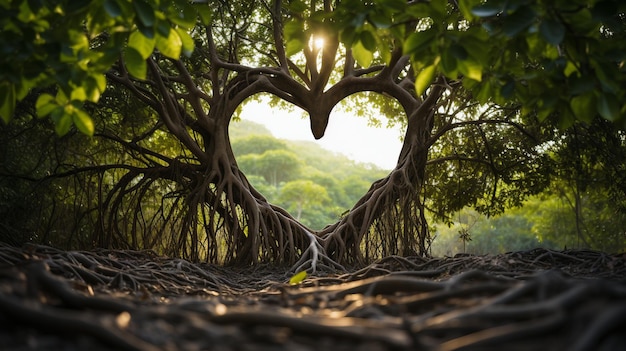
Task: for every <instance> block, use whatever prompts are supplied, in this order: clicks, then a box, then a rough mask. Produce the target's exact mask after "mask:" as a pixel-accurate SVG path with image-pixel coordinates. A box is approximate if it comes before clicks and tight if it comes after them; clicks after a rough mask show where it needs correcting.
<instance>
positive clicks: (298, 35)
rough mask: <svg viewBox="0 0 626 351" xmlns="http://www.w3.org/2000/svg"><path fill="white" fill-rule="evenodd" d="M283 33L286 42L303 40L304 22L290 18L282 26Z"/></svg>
mask: <svg viewBox="0 0 626 351" xmlns="http://www.w3.org/2000/svg"><path fill="white" fill-rule="evenodd" d="M283 33H284V34H285V39H286V40H287V42H289V41H291V40H292V39H298V40H300V41H302V42H304V23H302V21H300V20H290V21H287V23H285V25H284V26H283Z"/></svg>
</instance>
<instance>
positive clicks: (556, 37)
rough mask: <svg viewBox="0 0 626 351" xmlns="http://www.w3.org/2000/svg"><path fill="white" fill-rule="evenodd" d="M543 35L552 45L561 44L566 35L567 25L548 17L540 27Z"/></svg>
mask: <svg viewBox="0 0 626 351" xmlns="http://www.w3.org/2000/svg"><path fill="white" fill-rule="evenodd" d="M539 31H540V32H541V35H543V37H544V38H545V39H546V41H547V42H548V43H550V44H552V45H559V44H561V42H562V41H563V38H564V37H565V27H564V26H563V25H562V24H561V23H560V22H558V21H555V20H553V19H547V20H545V21H543V22H541V26H540V27H539Z"/></svg>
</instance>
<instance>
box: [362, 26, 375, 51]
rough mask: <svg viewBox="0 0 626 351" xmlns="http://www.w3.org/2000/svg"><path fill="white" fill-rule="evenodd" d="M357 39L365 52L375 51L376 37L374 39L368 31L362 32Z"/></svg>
mask: <svg viewBox="0 0 626 351" xmlns="http://www.w3.org/2000/svg"><path fill="white" fill-rule="evenodd" d="M359 39H360V40H361V43H362V44H363V46H364V47H365V48H366V49H367V50H369V51H371V52H374V51H376V37H374V34H372V32H370V31H369V30H364V31H362V32H361V34H360V35H359Z"/></svg>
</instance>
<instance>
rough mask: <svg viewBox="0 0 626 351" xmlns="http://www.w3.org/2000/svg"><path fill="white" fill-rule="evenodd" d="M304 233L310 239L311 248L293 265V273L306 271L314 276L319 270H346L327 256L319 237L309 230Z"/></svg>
mask: <svg viewBox="0 0 626 351" xmlns="http://www.w3.org/2000/svg"><path fill="white" fill-rule="evenodd" d="M304 232H305V234H306V236H307V238H308V239H309V246H308V247H307V248H306V250H304V252H303V253H302V255H301V256H300V259H299V260H298V262H296V263H295V264H294V265H293V267H292V269H291V270H292V271H293V272H301V271H306V272H307V273H311V274H313V273H315V272H317V271H318V269H319V270H323V271H329V272H335V271H337V270H341V271H345V270H346V269H345V268H344V267H343V266H342V265H341V264H339V263H337V262H335V261H334V260H333V259H332V258H330V257H328V255H326V253H325V250H324V248H323V247H322V245H321V244H320V243H319V241H318V237H316V236H315V235H314V234H313V233H311V232H309V231H308V230H305V231H304Z"/></svg>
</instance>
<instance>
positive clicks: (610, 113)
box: [597, 94, 620, 121]
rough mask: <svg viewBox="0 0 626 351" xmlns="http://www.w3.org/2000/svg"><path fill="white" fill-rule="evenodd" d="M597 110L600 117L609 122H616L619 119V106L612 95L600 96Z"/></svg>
mask: <svg viewBox="0 0 626 351" xmlns="http://www.w3.org/2000/svg"><path fill="white" fill-rule="evenodd" d="M597 110H598V113H599V114H600V116H602V117H603V118H604V119H607V120H609V121H616V120H617V119H619V117H620V105H619V102H618V101H617V98H616V97H615V95H613V94H601V95H600V97H599V98H598V106H597Z"/></svg>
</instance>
